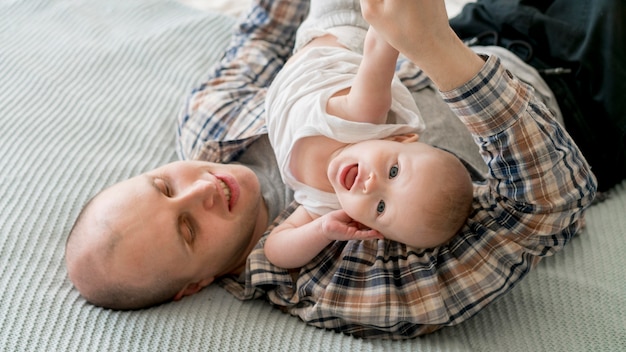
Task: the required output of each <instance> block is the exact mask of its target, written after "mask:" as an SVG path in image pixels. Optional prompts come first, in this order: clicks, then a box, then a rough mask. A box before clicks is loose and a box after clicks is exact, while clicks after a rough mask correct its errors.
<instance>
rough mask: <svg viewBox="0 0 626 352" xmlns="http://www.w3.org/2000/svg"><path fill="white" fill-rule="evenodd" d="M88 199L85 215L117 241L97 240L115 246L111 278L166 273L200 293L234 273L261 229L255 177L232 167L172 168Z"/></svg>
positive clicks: (192, 164) (190, 164)
mask: <svg viewBox="0 0 626 352" xmlns="http://www.w3.org/2000/svg"><path fill="white" fill-rule="evenodd" d="M96 199H97V203H96V204H94V205H92V206H93V207H94V209H92V211H94V213H95V214H97V216H98V217H99V218H100V220H101V221H102V222H103V223H104V226H107V227H108V228H109V229H111V231H105V233H114V234H118V235H116V236H118V237H119V238H117V239H115V240H113V239H110V238H109V239H100V240H102V241H112V243H115V244H114V246H113V247H112V248H113V249H112V253H113V257H112V260H111V261H110V262H109V263H108V265H109V267H110V272H111V275H118V276H119V277H118V278H117V279H121V280H133V281H134V282H141V281H142V280H143V281H144V282H145V283H146V284H149V283H150V282H154V281H151V280H154V279H155V278H158V277H159V275H164V276H171V275H174V276H176V277H178V278H186V279H188V280H189V282H190V283H191V282H193V283H197V284H198V285H200V287H197V286H198V285H196V286H194V287H195V288H197V289H200V288H202V287H204V286H206V285H208V284H209V283H210V282H211V281H212V280H213V278H215V277H217V276H220V275H224V274H228V273H233V272H236V271H237V270H240V269H241V265H242V264H243V263H244V260H245V256H246V255H247V253H248V251H249V250H250V249H251V248H252V246H254V244H255V243H254V242H255V241H254V236H253V234H254V233H255V231H263V230H264V229H265V227H266V225H267V212H266V208H265V204H264V203H263V202H262V198H261V196H260V189H259V183H258V179H257V178H256V175H254V173H253V172H252V171H251V170H250V169H248V168H246V167H244V166H240V165H223V164H213V163H207V162H197V161H182V162H175V163H171V164H167V165H165V166H162V167H160V168H158V169H155V170H152V171H150V172H147V173H145V174H142V175H139V176H137V177H134V178H131V179H129V180H127V181H124V182H121V183H118V184H116V185H114V186H113V187H111V188H109V189H107V190H105V191H104V192H102V193H101V194H100V195H99V196H98V197H97V198H96ZM108 236H111V235H108ZM96 241H97V240H96ZM124 282H126V281H124ZM192 293H195V291H194V292H189V293H187V294H192Z"/></svg>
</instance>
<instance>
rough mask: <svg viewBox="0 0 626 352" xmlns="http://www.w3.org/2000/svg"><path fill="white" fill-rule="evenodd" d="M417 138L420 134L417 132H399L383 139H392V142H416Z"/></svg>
mask: <svg viewBox="0 0 626 352" xmlns="http://www.w3.org/2000/svg"><path fill="white" fill-rule="evenodd" d="M419 138H420V136H419V134H417V133H407V134H399V135H396V136H390V137H387V138H385V139H386V140H388V141H392V142H399V143H411V142H417V140H418V139H419Z"/></svg>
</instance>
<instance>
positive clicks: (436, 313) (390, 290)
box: [179, 1, 596, 339]
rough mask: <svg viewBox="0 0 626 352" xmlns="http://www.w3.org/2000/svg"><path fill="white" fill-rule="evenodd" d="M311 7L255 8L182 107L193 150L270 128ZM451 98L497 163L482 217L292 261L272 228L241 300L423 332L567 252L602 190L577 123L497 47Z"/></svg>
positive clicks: (369, 327) (406, 71) (310, 319)
mask: <svg viewBox="0 0 626 352" xmlns="http://www.w3.org/2000/svg"><path fill="white" fill-rule="evenodd" d="M264 7H266V8H264ZM306 11H307V3H306V2H298V1H274V2H273V3H270V4H269V5H265V4H261V5H260V6H256V7H253V9H252V11H251V12H250V14H249V16H248V17H247V18H245V19H243V20H242V21H241V23H240V26H239V31H238V33H237V34H236V36H235V38H234V41H233V42H232V43H231V48H230V49H229V51H228V52H227V54H226V57H225V59H224V60H223V61H222V62H221V63H220V65H219V66H218V67H217V69H216V71H215V72H214V75H213V77H212V78H211V79H210V80H209V81H208V82H207V83H206V84H204V85H203V86H202V87H201V88H200V89H199V90H198V91H196V92H195V93H194V95H193V96H192V97H191V99H190V101H189V105H188V106H187V109H186V110H185V112H184V113H183V115H182V116H181V119H180V126H181V127H180V129H179V133H180V148H181V149H180V152H181V154H182V155H183V156H186V157H188V158H200V159H204V160H210V161H218V162H228V161H230V160H233V159H234V158H236V157H237V155H238V153H240V152H241V150H242V148H245V147H246V146H247V145H248V144H249V143H250V141H251V140H253V139H254V137H255V136H257V135H258V134H262V133H265V127H264V117H263V114H264V111H263V99H264V97H265V89H266V87H267V86H268V85H269V83H270V82H271V79H272V77H273V76H274V74H275V73H276V72H277V71H278V70H279V69H280V67H281V66H282V63H283V62H284V60H285V59H286V57H288V55H289V52H290V46H291V44H292V43H293V34H294V32H295V29H296V28H297V25H298V24H299V23H300V21H301V19H302V17H303V16H304V15H305V14H306ZM398 70H399V71H398V74H399V75H400V76H401V77H403V78H404V80H403V81H404V82H405V83H406V84H407V85H408V86H409V87H410V88H411V89H412V90H417V89H419V88H420V87H422V86H424V85H425V84H428V79H427V78H425V77H424V75H423V74H422V73H421V71H419V70H418V69H416V68H415V66H413V65H411V64H410V63H406V62H401V63H400V64H399V65H398ZM442 96H443V99H444V101H445V102H446V103H447V104H448V105H449V106H450V108H452V110H453V111H454V112H455V113H456V114H457V115H458V116H459V117H460V118H461V120H462V121H463V122H464V123H465V125H466V126H467V128H468V129H469V130H470V132H471V133H472V134H473V135H474V139H475V141H476V143H477V144H478V145H479V147H480V150H481V153H482V155H483V158H484V159H485V162H486V163H487V165H488V166H489V174H488V175H487V181H486V182H484V183H481V184H476V185H475V186H474V202H473V211H472V212H471V215H470V216H469V218H468V220H467V222H466V224H465V225H464V226H463V228H462V230H461V232H460V233H459V234H458V235H457V236H455V237H454V238H453V239H452V240H451V241H450V242H449V243H448V244H446V245H443V246H440V247H437V248H432V249H414V248H410V247H407V246H405V245H403V244H401V243H396V242H393V241H386V240H369V241H344V242H338V241H336V242H334V243H332V244H331V245H329V246H328V247H327V248H325V249H324V250H323V251H322V253H320V254H319V255H318V256H317V257H316V258H314V260H313V261H312V262H311V263H309V264H307V265H306V266H304V267H302V268H300V269H299V270H291V271H288V270H284V269H282V268H278V267H275V266H273V265H272V264H271V263H269V261H268V260H267V259H266V257H265V255H264V252H263V244H264V242H265V237H264V238H263V239H262V240H261V241H260V242H259V244H258V245H257V246H256V248H255V249H254V250H253V252H252V253H251V254H250V256H249V258H248V262H247V266H246V270H245V272H244V273H243V274H242V275H241V276H240V277H239V278H224V279H223V280H221V285H222V286H223V287H224V288H226V289H227V290H228V291H229V292H231V293H232V294H233V295H235V296H236V297H237V298H239V299H242V300H245V299H256V298H265V299H268V300H269V301H270V302H271V303H273V304H275V305H276V306H279V307H281V308H282V309H283V310H285V311H287V312H289V313H291V314H293V315H296V316H299V317H300V318H301V319H302V320H304V321H305V322H307V323H308V324H311V325H314V326H318V327H321V328H328V329H332V330H335V331H341V332H344V333H349V334H353V335H355V336H359V337H366V338H392V339H400V338H410V337H415V336H419V335H422V334H425V333H429V332H432V331H434V330H437V329H439V328H441V327H444V326H450V325H455V324H458V323H460V322H462V321H464V320H466V319H468V318H469V317H471V316H473V315H474V314H476V313H477V312H479V311H480V310H481V309H482V308H484V307H485V306H487V305H488V304H489V303H491V302H493V301H494V300H496V299H497V298H498V297H500V296H502V295H503V294H505V293H506V292H508V291H509V290H510V289H511V288H512V287H513V286H514V285H515V284H516V283H518V282H519V281H520V280H521V279H522V278H523V277H524V276H525V275H526V274H527V273H528V272H529V271H530V270H531V269H532V268H533V267H534V266H535V265H536V264H537V263H538V262H539V260H540V259H541V258H542V257H544V256H547V255H552V254H554V253H556V252H558V251H559V250H561V249H562V248H563V247H564V246H565V244H567V242H568V241H569V240H570V239H571V238H572V236H573V235H574V234H575V233H576V232H577V231H578V230H579V229H580V228H581V226H582V224H583V210H584V209H585V208H586V207H587V206H589V204H590V203H591V201H592V199H593V197H594V195H595V189H596V183H595V178H594V176H593V174H592V173H591V171H590V169H589V166H588V165H587V162H586V161H585V160H584V158H583V157H582V155H581V153H580V151H579V150H578V148H577V147H576V146H575V145H574V144H573V142H572V140H571V138H570V137H569V136H568V134H567V133H565V132H564V131H563V129H562V128H561V127H560V125H559V124H558V123H556V122H555V121H554V120H553V119H552V117H551V114H550V113H549V111H548V110H547V109H546V108H545V106H544V105H543V104H541V103H539V102H538V100H537V98H536V97H535V96H534V95H533V90H532V89H531V88H530V87H528V86H527V85H525V84H523V83H521V82H520V81H518V80H517V79H515V78H514V77H512V76H511V75H510V74H509V73H508V71H506V70H505V69H504V68H503V67H502V66H501V64H500V61H499V59H498V58H497V57H494V56H492V57H490V58H488V59H487V60H486V62H485V65H484V67H483V68H482V70H481V71H480V72H479V74H478V75H477V76H476V77H474V78H473V79H472V80H471V81H469V82H468V83H466V84H465V85H463V86H462V87H459V88H458V89H455V90H453V91H449V92H444V93H442ZM213 140H216V141H213ZM294 208H295V207H293V206H292V207H291V208H290V209H287V210H286V211H285V212H284V213H283V215H282V216H281V217H280V218H279V219H278V220H277V221H278V222H279V221H280V220H281V219H284V218H286V217H287V216H288V214H289V213H290V211H292V210H293V209H294Z"/></svg>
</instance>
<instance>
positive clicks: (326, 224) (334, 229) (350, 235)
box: [320, 210, 384, 241]
mask: <svg viewBox="0 0 626 352" xmlns="http://www.w3.org/2000/svg"><path fill="white" fill-rule="evenodd" d="M320 220H321V221H322V231H323V232H324V234H325V235H326V237H327V238H328V239H329V240H336V241H348V240H370V239H374V238H378V239H384V236H383V235H382V234H381V233H380V232H378V231H376V230H372V229H369V228H366V227H364V226H363V225H361V224H360V223H358V222H356V221H354V220H353V219H352V218H351V217H349V216H348V214H346V212H345V211H343V210H335V211H332V212H330V213H328V214H326V215H324V216H322V217H321V218H320Z"/></svg>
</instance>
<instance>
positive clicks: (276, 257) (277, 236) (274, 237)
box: [264, 206, 383, 269]
mask: <svg viewBox="0 0 626 352" xmlns="http://www.w3.org/2000/svg"><path fill="white" fill-rule="evenodd" d="M372 238H383V237H382V235H381V234H380V233H378V232H377V231H375V230H369V229H362V228H361V226H360V225H359V224H358V223H356V222H354V221H353V220H352V219H351V218H350V217H349V216H348V215H347V214H346V213H345V212H344V211H343V210H335V211H333V212H330V213H328V214H326V215H323V216H321V217H317V216H312V215H311V214H309V212H308V211H307V210H306V209H305V208H304V207H302V206H300V207H298V208H297V209H296V210H295V211H294V212H293V213H292V214H291V215H290V216H289V217H288V218H287V219H286V220H285V221H284V222H283V223H281V224H280V225H279V226H276V227H275V228H274V229H273V230H272V232H271V233H270V234H269V236H268V237H267V240H266V241H265V246H264V250H265V256H266V257H267V259H268V260H269V261H270V262H271V263H272V264H274V265H276V266H279V267H282V268H286V269H289V268H299V267H301V266H303V265H305V264H306V263H308V262H309V261H311V259H313V258H314V257H315V256H316V255H318V254H319V253H320V252H321V251H322V249H324V248H325V247H326V246H328V245H329V244H330V243H331V242H332V241H334V240H342V241H343V240H351V239H361V240H365V239H372Z"/></svg>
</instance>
